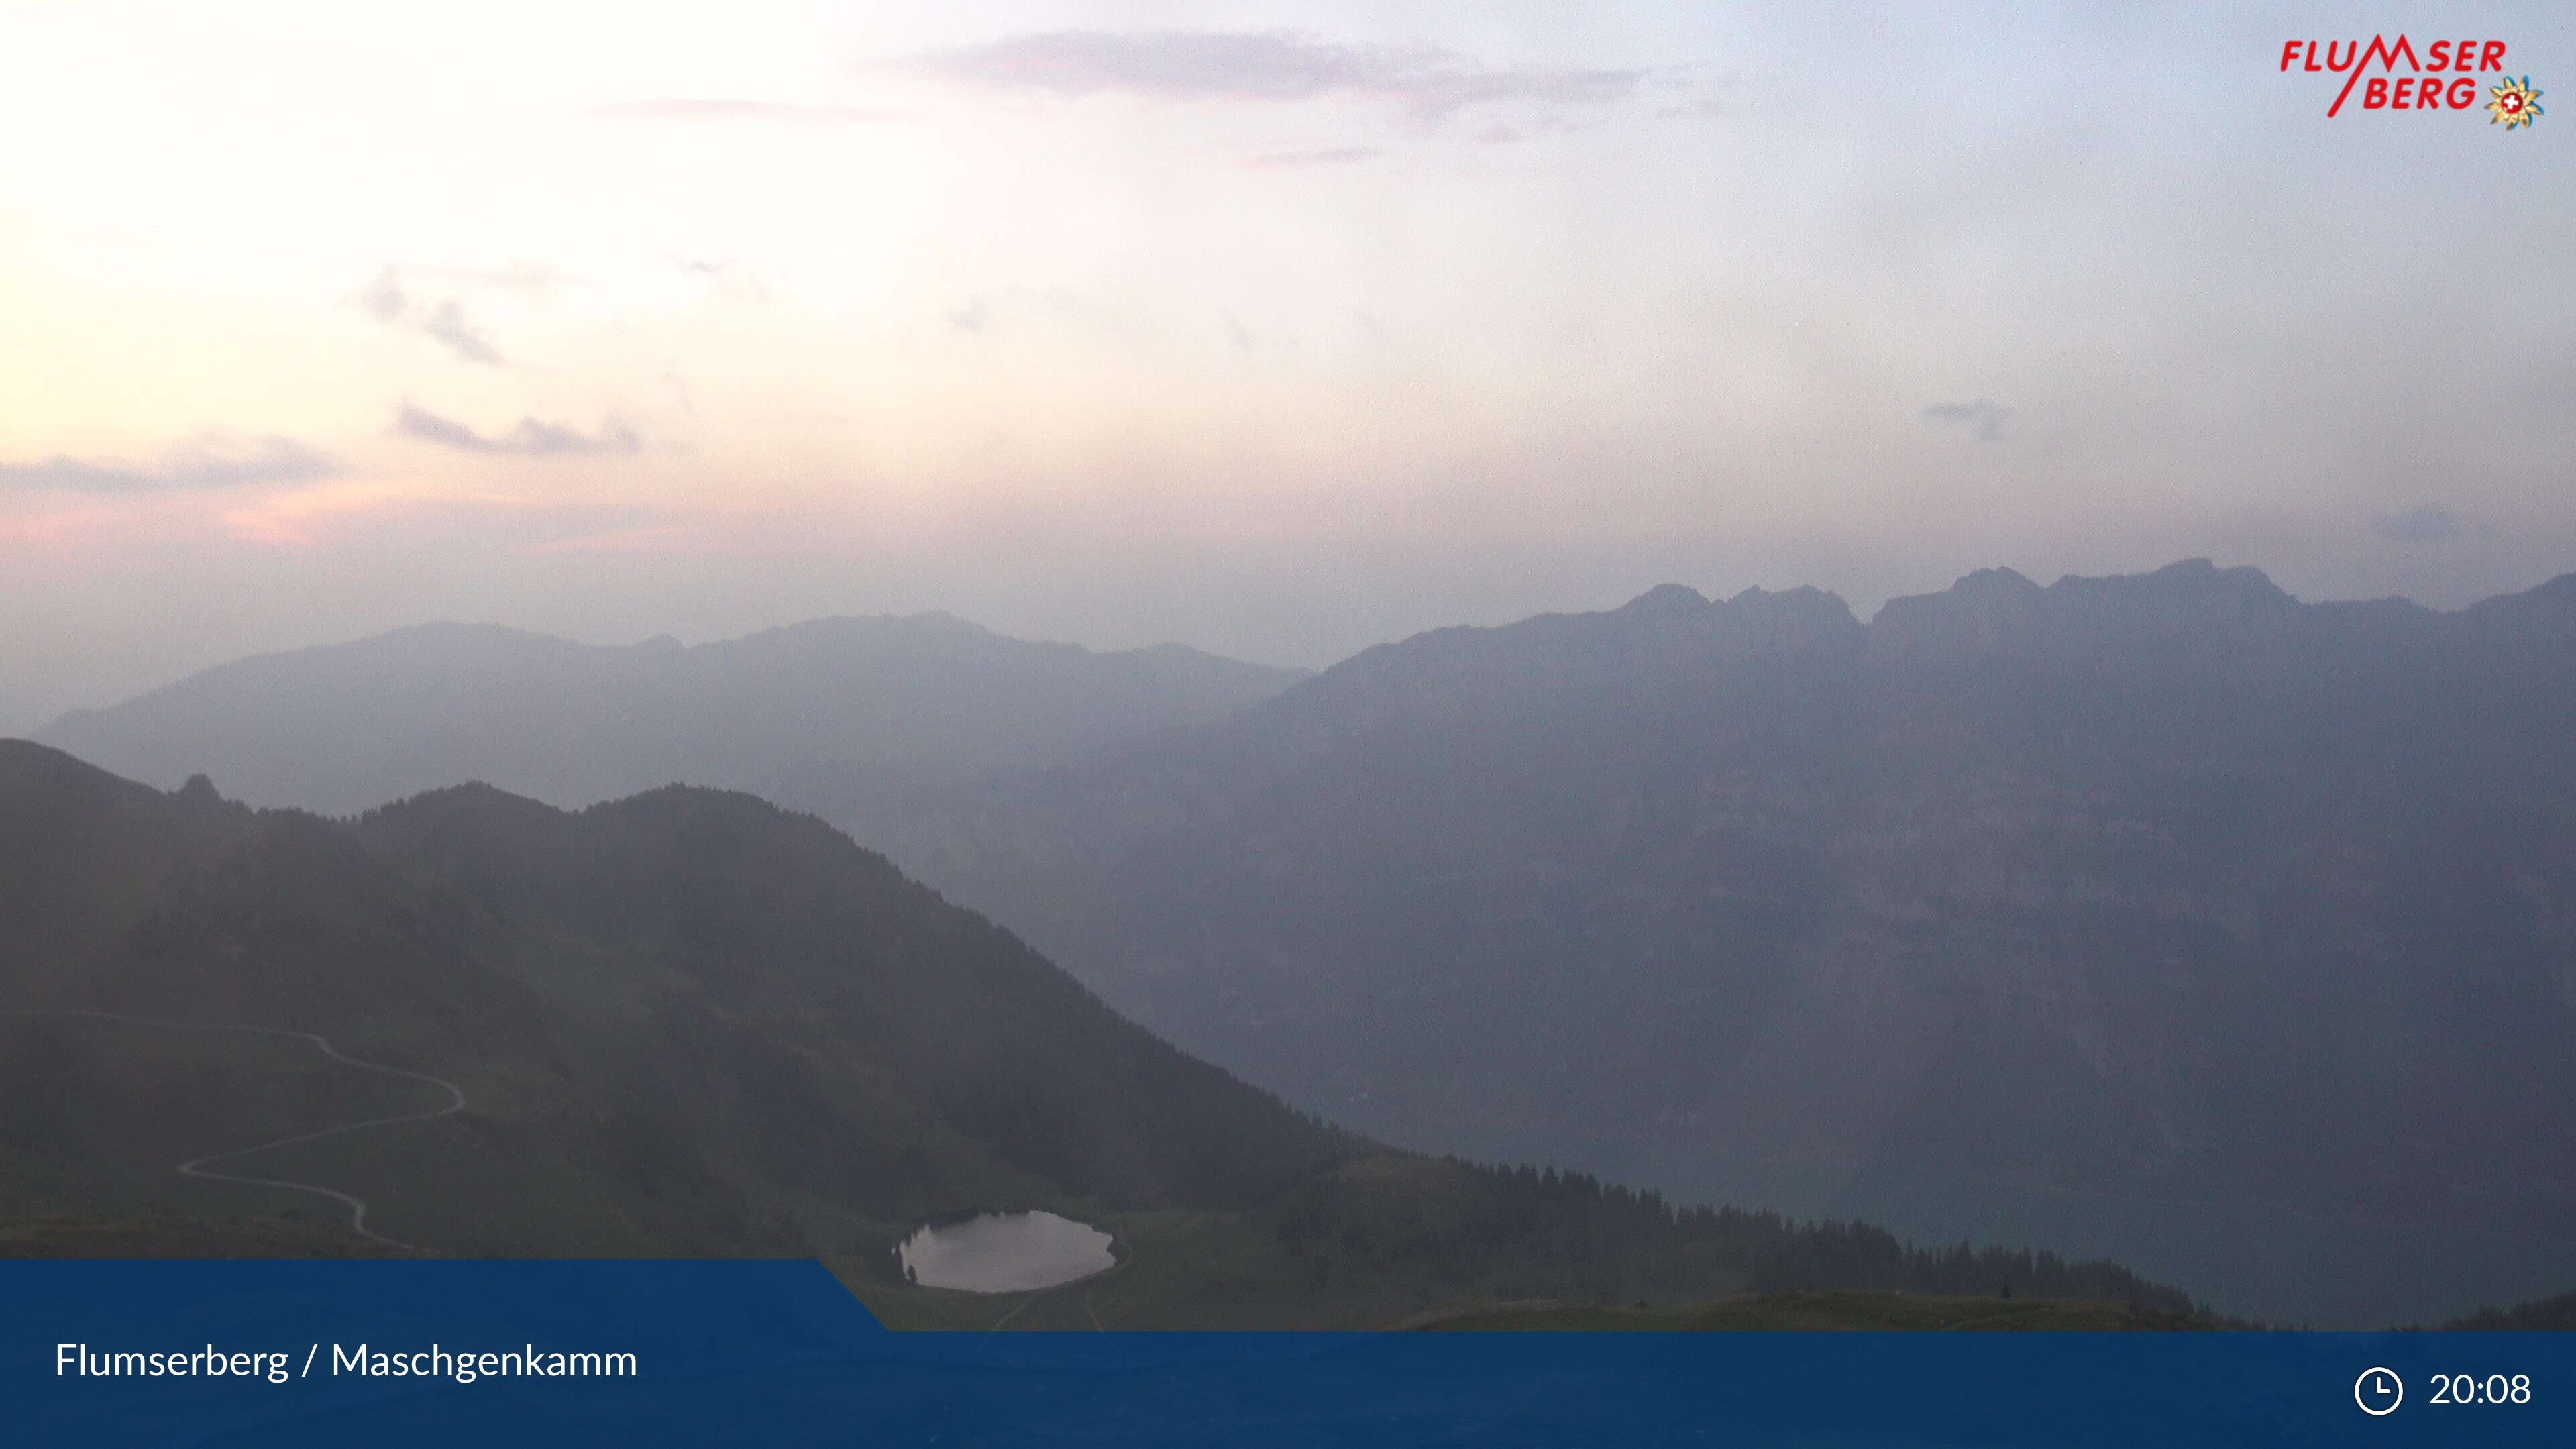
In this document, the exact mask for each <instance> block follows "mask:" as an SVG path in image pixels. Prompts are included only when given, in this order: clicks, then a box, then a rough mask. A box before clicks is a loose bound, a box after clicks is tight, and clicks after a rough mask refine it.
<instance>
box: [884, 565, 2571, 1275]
mask: <svg viewBox="0 0 2576 1449" xmlns="http://www.w3.org/2000/svg"><path fill="white" fill-rule="evenodd" d="M848 823H849V824H850V826H851V828H852V829H854V830H856V831H857V832H859V833H860V834H861V835H862V836H863V838H866V839H868V840H870V841H871V842H872V843H874V844H876V845H878V846H880V847H881V848H884V849H886V850H888V851H889V852H890V853H891V854H892V855H893V856H894V857H895V858H896V859H897V860H899V861H901V862H903V863H904V864H905V866H906V867H907V868H908V869H911V870H913V871H914V872H916V873H917V874H919V875H920V876H921V877H922V878H924V879H926V880H928V881H930V882H932V883H933V884H936V885H938V886H939V887H941V888H942V889H943V890H945V891H947V892H949V893H950V894H952V895H953V896H955V897H957V898H959V899H962V900H964V901H966V902H968V903H970V904H973V905H976V906H978V907H980V908H982V909H985V910H988V911H991V912H992V913H993V914H994V915H995V916H996V917H997V918H999V919H1002V920H1005V921H1008V922H1010V923H1011V924H1012V925H1013V926H1014V928H1016V929H1018V930H1021V931H1022V932H1024V933H1025V934H1027V935H1028V937H1029V938H1030V939H1031V940H1032V941H1033V942H1034V943H1035V944H1037V945H1038V946H1039V947H1040V948H1041V949H1042V950H1045V951H1047V952H1048V953H1049V954H1050V955H1051V956H1052V957H1053V958H1054V959H1056V960H1058V961H1060V962H1061V963H1063V964H1064V965H1065V966H1066V967H1067V969H1069V970H1071V971H1073V972H1074V973H1075V974H1076V975H1077V976H1080V977H1081V978H1082V979H1083V980H1085V981H1086V982H1088V983H1089V984H1091V985H1092V986H1093V987H1095V988H1096V989H1098V990H1099V991H1100V992H1101V993H1102V994H1103V995H1104V996H1105V997H1106V998H1107V999H1108V1000H1109V1001H1110V1002H1111V1003H1112V1004H1113V1005H1115V1006H1118V1007H1119V1008H1121V1009H1122V1010H1125V1011H1127V1012H1129V1013H1131V1014H1133V1015H1134V1016H1135V1017H1136V1018H1137V1019H1138V1020H1140V1021H1142V1022H1144V1023H1146V1024H1147V1025H1149V1026H1152V1027H1153V1028H1155V1029H1156V1030H1158V1031H1161V1032H1163V1033H1165V1034H1167V1035H1169V1036H1170V1037H1171V1038H1172V1039H1173V1040H1175V1041H1176V1042H1178V1043H1180V1044H1181V1045H1183V1046H1184V1047H1186V1048H1188V1049H1189V1050H1192V1051H1195V1052H1198V1053H1201V1054H1203V1055H1205V1056H1207V1057H1208V1058H1210V1059H1211V1060H1214V1061H1217V1062H1220V1063H1223V1064H1225V1065H1226V1066H1228V1067H1230V1068H1232V1069H1234V1070H1236V1071H1239V1072H1241V1073H1243V1074H1244V1075H1245V1076H1246V1077H1247V1078H1249V1079H1251V1080H1254V1081H1257V1082H1260V1083H1262V1084H1264V1085H1265V1086H1269V1087H1272V1088H1275V1089H1277V1090H1279V1091H1281V1092H1283V1093H1285V1094H1286V1095H1287V1096H1288V1097H1289V1098H1290V1100H1292V1101H1295V1102H1298V1103H1300V1104H1303V1105H1306V1106H1308V1107H1311V1108H1314V1109H1316V1110H1320V1111H1324V1112H1328V1113H1330V1114H1331V1115H1333V1116H1335V1117H1336V1118H1338V1119H1341V1120H1344V1121H1348V1122H1350V1123H1352V1124H1354V1125H1355V1126H1357V1127H1360V1128H1361V1129H1363V1130H1366V1131H1369V1132H1372V1133H1375V1134H1382V1135H1384V1136H1387V1137H1389V1138H1391V1139H1392V1140H1395V1141H1398V1142H1404V1143H1413V1144H1426V1145H1436V1146H1439V1147H1442V1148H1449V1149H1455V1150H1462V1151H1467V1152H1471V1153H1474V1154H1478V1155H1491V1156H1500V1157H1506V1158H1520V1157H1527V1158H1533V1159H1541V1160H1552V1161H1568V1162H1576V1163H1579V1164H1582V1165H1584V1166H1586V1167H1588V1168H1592V1169H1595V1170H1599V1171H1603V1172H1606V1173H1609V1174H1611V1175H1613V1176H1617V1177H1621V1178H1626V1179H1630V1180H1636V1181H1643V1182H1652V1183H1655V1184H1657V1185H1659V1186H1662V1187H1663V1188H1665V1189H1666V1190H1667V1191H1672V1192H1676V1193H1680V1194H1683V1195H1685V1196H1690V1197H1701V1196H1714V1197H1719V1198H1724V1199H1732V1200H1739V1201H1759V1202H1765V1203H1771V1204H1776V1205H1781V1206H1785V1207H1788V1208H1791V1209H1793V1210H1798V1211H1835V1212H1852V1213H1858V1214H1863V1215H1867V1216H1870V1217H1874V1218H1877V1219H1879V1220H1882V1221H1887V1222H1891V1223H1894V1224H1896V1225H1898V1226H1899V1227H1900V1228H1902V1229H1904V1230H1907V1231H1911V1232H1917V1233H1924V1234H1930V1235H1957V1234H1962V1233H1976V1234H1980V1235H1982V1234H1986V1233H2005V1234H2008V1235H2013V1236H2035V1237H2039V1238H2042V1239H2045V1240H2050V1241H2055V1242H2060V1243H2072V1244H2076V1245H2078V1246H2080V1247H2081V1248H2083V1249H2084V1250H2086V1251H2100V1252H2105V1253H2111V1254H2114V1255H2116V1256H2120V1257H2123V1258H2124V1259H2126V1260H2129V1261H2133V1262H2138V1263H2141V1264H2142V1265H2144V1266H2146V1267H2149V1268H2150V1269H2152V1270H2154V1271H2157V1272H2161V1273H2166V1274H2170V1275H2173V1276H2177V1277H2181V1278H2183V1279H2184V1280H2185V1281H2189V1282H2192V1283H2194V1284H2195V1285H2200V1286H2202V1287H2204V1289H2205V1290H2206V1291H2209V1292H2211V1293H2212V1294H2213V1295H2214V1296H2217V1297H2218V1298H2219V1299H2220V1301H2221V1302H2222V1303H2223V1304H2226V1305H2228V1306H2233V1307H2237V1308H2241V1309H2243V1310H2246V1311H2250V1312H2255V1313H2259V1314H2263V1315H2266V1316H2272V1317H2276V1318H2285V1319H2290V1320H2294V1321H2296V1320H2314V1321H2321V1322H2347V1323H2368V1322H2388V1321H2401V1320H2404V1319H2408V1318H2416V1319H2424V1318H2434V1317H2439V1316H2442V1315H2444V1314H2447V1313H2451V1312H2457V1311H2461V1310H2464V1309H2466V1308H2468V1307H2471V1306H2473V1305H2475V1304H2476V1303H2477V1302H2479V1301H2481V1300H2484V1301H2506V1300H2510V1299H2514V1298H2518V1297H2528V1296H2530V1294H2531V1292H2532V1291H2533V1290H2534V1289H2536V1288H2547V1287H2552V1286H2555V1285H2557V1284H2559V1283H2562V1282H2564V1281H2567V1280H2568V1279H2570V1278H2576V1231H2571V1230H2570V1229H2568V1228H2567V1226H2566V1224H2568V1223H2570V1222H2576V1121H2571V1119H2570V1117H2569V1116H2568V1114H2567V1112H2566V1110H2565V1108H2566V1104H2568V1103H2569V1102H2571V1101H2576V1050H2571V1048H2576V576H2570V577H2567V578H2562V579H2559V580H2556V581H2554V582H2552V583H2550V584H2547V585H2544V586H2542V587H2540V588H2537V589H2534V590H2532V591H2530V592H2528V593H2525V594H2519V595H2514V596H2510V597H2506V598H2499V599H2494V600H2490V601H2488V602H2486V603H2484V604H2480V605H2478V606H2476V607H2473V608H2470V609H2467V610H2463V611H2460V612H2457V613H2448V614H2445V613H2436V612H2434V611H2432V610H2429V609H2424V608H2419V607H2417V606H2414V605H2411V604H2407V603H2404V602H2401V601H2386V602H2377V603H2362V604H2303V603H2300V602H2298V601H2297V600H2295V599H2292V598H2291V597H2290V596H2288V595H2287V594H2285V593H2283V592H2282V591H2281V590H2280V589H2278V588H2276V587H2274V586H2273V585H2272V583H2271V582H2270V581H2269V580H2268V579H2266V578H2265V577H2264V576H2263V575H2262V574H2261V573H2259V572H2257V571H2255V570H2253V569H2248V568H2234V569H2220V568H2216V567H2213V566H2212V565H2210V564H2208V563H2206V562H2191V563H2183V564H2176V565H2174V566H2172V567H2169V568H2166V569H2162V570H2159V571H2157V572H2155V573H2153V574H2148V575H2142V576H2133V577H2121V578H2102V579H2084V578H2069V579H2064V580H2061V581H2059V582H2058V583H2056V584H2055V585H2052V586H2049V587H2045V588H2043V587H2041V586H2039V585H2037V584H2035V583H2033V582H2032V581H2030V580H2028V579H2025V578H2023V577H2021V576H2020V575H2018V574H2014V573H2011V572H2009V571H2005V570H1989V571H1986V572H1983V573H1978V574H1974V575H1971V576H1969V577H1967V578H1965V579H1962V580H1961V581H1960V582H1959V583H1958V584H1957V585H1956V586H1955V587H1954V588H1952V589H1950V590H1948V591H1947V592H1944V593H1941V594H1935V595H1928V596H1924V597H1919V598H1907V599H1898V600H1895V601H1893V602H1891V603H1889V604H1888V605H1887V606H1886V607H1885V608H1884V609H1882V610H1881V611H1880V612H1879V614H1878V615H1877V617H1876V618H1874V619H1873V620H1871V621H1870V622H1869V623H1868V624H1866V625H1864V624H1862V623H1860V622H1859V621H1857V620H1856V619H1854V618H1853V616H1852V615H1851V614H1850V612H1849V611H1848V610H1847V609H1846V608H1845V607H1844V606H1843V604H1842V602H1841V601H1840V600H1839V599H1836V598H1835V597H1833V596H1832V595H1829V594H1823V593H1819V592H1816V591H1814V590H1809V589H1799V590H1792V591H1790V592H1787V593H1766V592H1763V591H1760V590H1754V591H1749V592H1746V593H1744V594H1741V595H1738V596H1736V597H1734V598H1732V599H1728V600H1724V601H1710V600H1706V599H1703V598H1701V597H1700V596H1699V595H1698V594H1696V593H1694V592H1692V591H1690V590H1688V589H1683V588H1678V587H1665V588H1660V589H1656V590H1654V591H1653V592H1650V593H1648V594H1646V595H1644V596H1643V597H1641V598H1639V599H1637V600H1636V601H1635V602H1633V603H1631V604H1629V605H1628V606H1626V607H1625V608H1622V609H1618V610H1615V611H1610V612H1606V613H1598V614H1581V615H1561V616H1549V617H1543V618H1536V619H1531V620H1527V621H1525V622H1522V623H1519V624H1514V625H1510V626H1507V627H1502V628H1490V629H1486V628H1461V629H1446V630H1440V631H1437V632H1433V633H1430V634H1425V635H1422V636H1419V637H1417V638H1413V639H1410V640H1407V641H1405V642H1403V643H1401V644H1395V645H1389V646H1386V647H1383V648H1379V649H1373V650H1370V651H1368V652H1367V653H1364V654H1362V655H1359V656H1358V657H1356V658H1354V659H1352V660H1350V661H1348V662H1346V663H1344V664H1341V665H1339V666H1336V667H1334V668H1332V669H1329V670H1327V671H1325V672H1324V673H1323V674H1321V675H1319V676H1318V677H1316V678H1314V679H1312V680H1309V681H1307V682H1305V683H1303V684H1301V685H1299V686H1297V687H1295V688H1293V689H1290V690H1288V691H1286V692H1285V693H1283V694H1281V695H1279V696H1278V697H1276V698H1274V699H1271V700H1267V701H1264V702H1262V703H1259V704H1256V705H1254V706H1252V707H1251V708H1249V709H1247V710H1246V711H1244V712H1243V713H1241V714H1239V715H1236V716H1234V717H1232V718H1230V719H1227V720H1223V721H1219V722H1215V723H1212V724H1208V725H1204V726H1198V727H1194V728H1190V729H1185V730H1176V731H1170V732H1166V733H1164V734H1161V735H1158V736H1156V737H1154V738H1152V739H1150V740H1145V741H1139V742H1134V743H1132V744H1130V745H1128V746H1126V747H1123V748H1118V749H1113V750H1111V751H1109V752H1108V753H1107V754H1106V756H1105V757H1101V758H1095V759H1092V760H1089V761H1084V762H1080V763H1077V764H1070V765H1066V766H1062V767H1058V768H1053V769H1048V770H1041V771H1034V772H1028V773H1025V774H1023V775H1020V776H1017V777H1013V778H1008V779H1004V780H999V781H991V782H984V783H980V784H975V785H969V786H964V787H959V788H952V789H947V790H940V791H932V792H927V793H926V794H923V795H921V796H917V797H915V798H913V799H911V800H910V801H908V802H906V803H905V804H904V805H903V806H902V808H900V809H889V810H882V811H879V812H876V813H874V814H872V815H868V816H865V817H861V818H857V819H853V820H850V821H849V822H848Z"/></svg>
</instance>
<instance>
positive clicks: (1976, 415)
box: [1923, 397, 2013, 443]
mask: <svg viewBox="0 0 2576 1449" xmlns="http://www.w3.org/2000/svg"><path fill="white" fill-rule="evenodd" d="M2012 413H2013V410H2012V409H2011V408H2008V407H2006V406H2004V405H2003V404H2002V403H1999V402H1996V401H1995V400H1994V399H1992V398H1982V397H1981V398H1979V399H1977V400H1976V401H1975V402H1949V403H1934V404H1933V405H1932V406H1930V407H1928V408H1925V409H1924V410H1923V416H1924V417H1925V418H1927V419H1929V420H1931V421H1933V422H1936V423H1955V424H1958V425H1959V426H1962V427H1964V428H1966V429H1967V430H1968V436H1970V437H1972V438H1975V439H1976V440H1977V441H1978V442H1980V443H2000V442H2002V441H2003V440H2004V424H2006V423H2008V422H2010V421H2012Z"/></svg>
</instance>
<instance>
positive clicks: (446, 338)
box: [358, 267, 506, 367]
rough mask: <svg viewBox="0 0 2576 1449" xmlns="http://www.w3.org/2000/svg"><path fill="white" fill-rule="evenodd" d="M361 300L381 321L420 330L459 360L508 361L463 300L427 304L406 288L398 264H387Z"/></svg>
mask: <svg viewBox="0 0 2576 1449" xmlns="http://www.w3.org/2000/svg"><path fill="white" fill-rule="evenodd" d="M358 304H359V305H360V306H362V307H364V308H366V309H367V312H368V314H369V315H370V316H372V317H374V318H375V319H376V320H377V321H379V322H382V323H384V324H385V325H386V326H388V327H401V328H405V329H407V330H409V331H413V332H417V333H419V334H421V335H422V336H424V337H427V338H428V339H430V340H431V341H433V342H436V343H438V344H439V345H440V346H442V347H445V348H446V349H447V350H448V351H450V352H453V353H455V354H456V356H457V359H458V360H459V361H463V362H477V363H482V364H484V365H485V366H489V367H499V366H502V365H504V364H505V362H506V359H505V358H503V357H502V356H501V350H500V349H499V348H497V347H495V346H493V345H492V342H491V339H489V338H487V337H485V336H484V335H483V334H482V333H481V332H479V331H477V330H476V329H475V327H474V325H473V323H472V322H471V321H470V320H468V318H467V317H466V315H465V303H464V302H463V301H462V300H460V299H458V298H455V297H446V298H442V299H441V300H439V301H437V302H435V303H426V304H425V303H423V302H422V301H421V299H419V298H417V297H414V296H413V295H412V294H411V293H410V292H408V291H406V290H405V289H404V287H403V283H402V273H401V271H400V269H398V268H395V267H387V268H385V269H384V270H383V271H382V272H379V273H378V274H377V275H376V279H375V280H374V281H373V282H370V283H368V284H367V288H366V290H365V291H363V292H360V293H359V294H358Z"/></svg>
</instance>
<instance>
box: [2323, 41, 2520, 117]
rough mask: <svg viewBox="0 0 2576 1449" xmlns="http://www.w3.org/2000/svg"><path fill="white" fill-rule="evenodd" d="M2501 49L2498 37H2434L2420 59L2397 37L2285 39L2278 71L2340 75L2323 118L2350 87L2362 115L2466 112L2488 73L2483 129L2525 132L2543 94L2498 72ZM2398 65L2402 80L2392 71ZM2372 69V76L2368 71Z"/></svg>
mask: <svg viewBox="0 0 2576 1449" xmlns="http://www.w3.org/2000/svg"><path fill="white" fill-rule="evenodd" d="M2504 51H2505V44H2504V42H2503V41H2501V40H2437V41H2434V42H2433V43H2432V44H2430V45H2427V46H2425V47H2424V52H2423V54H2422V56H2420V57H2418V56H2417V54H2416V52H2415V47H2414V45H2413V43H2411V42H2410V41H2408V40H2407V38H2406V37H2405V36H2403V35H2401V36H2399V37H2397V38H2396V39H2395V40H2390V39H2388V38H2387V37H2385V36H2379V35H2374V36H2372V37H2370V43H2369V44H2368V45H2366V46H2365V45H2363V44H2362V43H2361V42H2360V41H2358V40H2328V41H2324V42H2318V41H2314V40H2291V41H2284V42H2283V43H2282V45H2281V69H2282V70H2283V71H2284V72H2287V71H2288V70H2289V69H2290V67H2291V66H2293V65H2295V66H2297V67H2298V68H2299V69H2300V70H2302V71H2323V72H2327V73H2330V74H2334V75H2339V76H2342V77H2343V89H2341V90H2339V91H2337V92H2335V98H2334V104H2333V105H2330V106H2328V107H2326V114H2327V115H2329V116H2332V115H2334V114H2336V113H2337V112H2339V111H2341V110H2342V109H2343V103H2344V102H2345V101H2346V100H2348V99H2350V98H2351V96H2352V88H2353V87H2354V86H2355V85H2356V84H2358V85H2360V86H2361V108H2362V109H2363V110H2365V111H2465V110H2467V109H2469V108H2470V107H2472V106H2474V105H2476V104H2477V103H2478V91H2479V82H2480V81H2481V80H2483V79H2484V78H2485V76H2487V75H2489V74H2493V75H2495V76H2496V83H2495V85H2494V86H2492V87H2490V88H2488V92H2487V103H2486V111H2487V124H2488V125H2491V126H2492V125H2497V124H2501V125H2503V127H2504V128H2505V129H2506V130H2508V131H2510V130H2513V129H2514V128H2515V127H2518V126H2519V127H2524V128H2528V127H2529V126H2530V125H2531V123H2532V122H2533V121H2536V120H2538V119H2539V118H2540V115H2541V107H2540V97H2541V94H2542V93H2541V92H2539V91H2536V90H2533V89H2532V88H2531V77H2529V76H2527V75H2526V76H2510V75H2505V74H2504V73H2503V72H2504ZM2401 61H2403V62H2404V63H2405V67H2406V73H2405V74H2403V75H2401V74H2399V73H2398V63H2399V62H2401ZM2373 67H2376V68H2377V69H2378V71H2379V73H2378V74H2377V75H2372V74H2370V71H2371V70H2372V68H2373Z"/></svg>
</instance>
